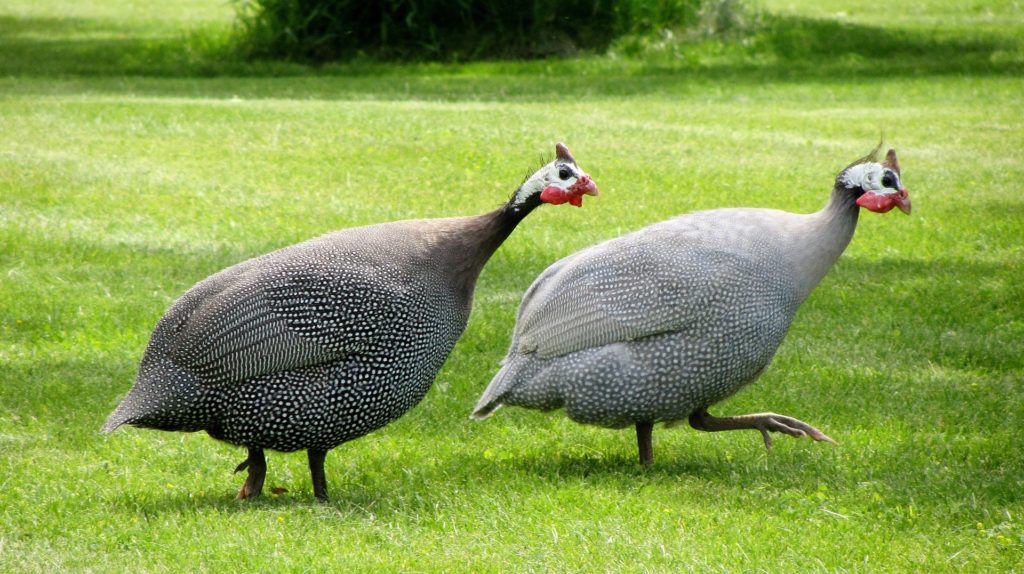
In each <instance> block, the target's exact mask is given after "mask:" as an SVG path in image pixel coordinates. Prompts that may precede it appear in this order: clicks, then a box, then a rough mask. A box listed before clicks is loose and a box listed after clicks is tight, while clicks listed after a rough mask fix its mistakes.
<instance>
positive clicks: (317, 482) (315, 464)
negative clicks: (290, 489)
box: [306, 448, 327, 500]
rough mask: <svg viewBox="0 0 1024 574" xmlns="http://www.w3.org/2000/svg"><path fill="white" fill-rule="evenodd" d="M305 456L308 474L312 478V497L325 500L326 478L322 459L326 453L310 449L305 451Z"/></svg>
mask: <svg viewBox="0 0 1024 574" xmlns="http://www.w3.org/2000/svg"><path fill="white" fill-rule="evenodd" d="M306 456H308V457H309V473H310V475H312V477H313V496H315V497H317V498H319V499H320V500H327V477H326V476H324V458H326V457H327V451H326V450H316V449H315V448H311V449H307V450H306Z"/></svg>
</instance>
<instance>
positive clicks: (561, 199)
mask: <svg viewBox="0 0 1024 574" xmlns="http://www.w3.org/2000/svg"><path fill="white" fill-rule="evenodd" d="M540 200H541V201H543V202H544V203H550V204H551V205H561V204H563V203H565V202H567V201H571V199H570V198H569V194H567V193H566V192H565V190H564V189H562V188H560V187H557V186H554V185H549V186H547V187H545V188H544V191H542V192H540Z"/></svg>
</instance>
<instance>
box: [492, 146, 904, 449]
mask: <svg viewBox="0 0 1024 574" xmlns="http://www.w3.org/2000/svg"><path fill="white" fill-rule="evenodd" d="M877 153H878V150H877V149H876V150H875V151H874V152H872V154H871V155H869V156H868V157H866V158H863V159H861V160H859V161H857V162H855V163H853V164H851V165H850V166H849V167H847V168H846V169H844V170H843V171H842V172H841V173H840V174H839V175H838V177H837V178H836V182H835V185H834V187H833V189H832V195H831V198H830V199H829V201H828V204H827V205H826V206H825V207H824V209H822V210H820V211H818V212H817V213H812V214H807V215H804V214H794V213H786V212H783V211H776V210H770V209H718V210H713V211H704V212H698V213H692V214H689V215H683V216H681V217H677V218H675V219H671V220H668V221H664V222H662V223H658V224H655V225H652V226H650V227H646V228H644V229H641V230H639V231H636V232H634V233H630V234H628V235H625V236H623V237H619V238H617V239H612V240H610V241H607V242H604V243H601V244H598V245H595V246H593V247H590V248H588V249H585V250H583V251H580V252H578V253H575V254H573V255H570V256H569V257H566V258H565V259H562V260H561V261H558V262H556V263H555V264H554V265H552V266H550V267H548V269H547V270H545V271H544V272H543V273H541V275H540V277H538V278H537V280H536V281H534V283H533V285H531V286H530V288H529V290H527V292H526V294H525V295H524V297H523V301H522V303H521V305H520V307H519V312H518V316H517V321H516V326H515V330H514V333H513V336H512V343H511V348H510V350H509V352H508V355H507V356H506V357H505V359H504V361H503V362H502V365H503V366H502V368H501V369H500V370H499V371H498V373H497V374H496V375H495V377H494V379H493V380H492V381H491V383H490V385H489V386H488V387H487V389H486V390H485V391H484V393H483V396H482V397H481V398H480V400H479V402H478V403H477V405H476V408H475V409H474V412H473V416H474V417H475V418H484V417H486V416H488V415H489V414H491V413H492V412H493V411H494V410H495V409H496V408H498V407H499V406H501V405H514V406H521V407H527V408H534V409H541V410H551V409H556V408H560V407H563V406H564V407H565V410H566V414H567V415H568V416H569V418H570V419H572V420H574V421H576V422H579V423H585V424H593V425H598V426H604V427H611V428H623V427H627V426H630V425H635V428H636V433H637V443H638V447H639V451H640V462H641V463H642V464H644V465H648V464H651V462H652V461H653V452H652V448H651V430H652V428H653V425H654V423H656V422H666V423H674V422H678V421H682V420H684V419H688V420H689V422H690V425H691V426H693V427H694V428H696V429H698V430H704V431H724V430H735V429H757V430H759V431H761V433H762V435H763V438H764V441H765V446H768V447H770V446H771V438H770V437H769V435H768V433H769V432H770V431H772V432H782V433H785V434H789V435H791V436H794V437H800V436H803V435H804V434H807V435H809V436H811V437H812V438H813V439H815V440H819V441H829V442H831V439H830V438H829V437H827V436H826V435H824V434H823V433H821V432H820V431H818V430H817V429H815V428H814V427H812V426H810V425H808V424H806V423H804V422H802V421H799V420H797V419H794V418H791V417H787V416H783V415H777V414H774V413H760V414H749V415H742V416H733V417H722V418H719V417H713V416H711V415H710V414H709V413H708V407H710V406H711V405H713V404H715V403H717V402H719V401H721V400H722V399H724V398H726V397H728V396H729V395H731V394H733V393H735V392H736V391H737V390H739V389H740V388H741V387H743V386H744V385H746V384H748V383H751V382H753V381H754V380H755V379H757V378H758V376H760V375H761V373H762V372H763V371H764V370H765V369H766V368H767V367H768V364H769V362H770V361H771V359H772V356H773V355H774V354H775V351H776V349H777V348H778V346H779V344H780V343H781V342H782V340H783V338H784V337H785V335H786V331H787V330H788V329H789V325H790V322H791V321H792V320H793V316H794V314H795V313H796V310H797V308H798V307H799V306H800V304H801V303H802V302H803V301H804V299H806V298H807V296H808V294H810V292H811V290H812V289H814V287H815V286H816V285H817V284H818V282H819V281H820V280H821V278H822V277H823V276H824V275H825V273H827V272H828V270H829V269H830V268H831V267H832V265H833V263H835V261H836V259H837V258H838V257H839V255H840V254H841V253H842V252H843V250H844V249H845V248H846V245H847V244H848V243H849V241H850V238H851V237H852V236H853V231H854V228H855V227H856V225H857V216H858V212H859V208H860V207H864V208H867V209H869V210H871V211H876V212H883V213H884V212H886V211H889V210H890V209H892V208H893V207H894V206H895V207H899V208H900V209H901V210H903V211H904V212H905V213H907V214H909V213H910V199H909V197H908V195H907V192H906V190H905V189H904V187H903V186H902V184H901V183H900V169H899V165H898V163H897V160H896V153H895V152H894V151H893V150H890V151H889V153H888V154H887V156H886V158H885V160H884V161H882V162H881V163H879V162H878V161H877V160H876V154H877Z"/></svg>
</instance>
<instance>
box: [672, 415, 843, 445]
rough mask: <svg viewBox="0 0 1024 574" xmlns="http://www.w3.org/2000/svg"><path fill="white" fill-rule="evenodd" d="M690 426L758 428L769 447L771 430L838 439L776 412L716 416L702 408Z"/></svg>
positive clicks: (700, 427) (719, 429) (824, 438)
mask: <svg viewBox="0 0 1024 574" xmlns="http://www.w3.org/2000/svg"><path fill="white" fill-rule="evenodd" d="M690 426H691V427H693V428H695V429H697V430H702V431H707V432H718V431H729V430H743V429H757V430H759V431H761V436H762V437H764V446H765V448H767V449H771V448H772V437H771V436H769V435H768V433H769V432H781V433H785V434H788V435H789V436H792V437H796V438H800V437H802V436H804V435H807V436H809V437H811V438H813V439H814V440H818V441H825V442H830V443H832V444H836V441H834V440H832V439H831V438H829V437H828V435H826V434H825V433H823V432H821V431H820V430H818V429H816V428H814V427H812V426H811V425H809V424H807V423H805V422H803V421H800V420H797V419H795V418H793V417H787V416H785V415H777V414H775V413H757V414H751V415H739V416H735V417H715V416H711V414H710V413H708V411H707V410H706V409H701V410H698V411H695V412H694V413H693V414H691V415H690Z"/></svg>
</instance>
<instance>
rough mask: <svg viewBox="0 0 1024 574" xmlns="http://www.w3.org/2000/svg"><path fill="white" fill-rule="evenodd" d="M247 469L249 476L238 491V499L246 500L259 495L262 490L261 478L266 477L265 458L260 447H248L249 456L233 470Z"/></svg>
mask: <svg viewBox="0 0 1024 574" xmlns="http://www.w3.org/2000/svg"><path fill="white" fill-rule="evenodd" d="M246 468H248V469H249V476H248V477H247V478H246V479H245V484H243V485H242V490H239V491H238V496H237V498H238V500H246V499H249V498H253V497H256V496H259V495H260V494H261V493H262V492H263V479H265V478H266V477H267V459H266V457H264V456H263V449H262V448H250V449H249V458H247V459H245V460H243V461H242V464H240V465H238V466H237V467H236V468H235V472H241V471H243V470H245V469H246Z"/></svg>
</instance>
